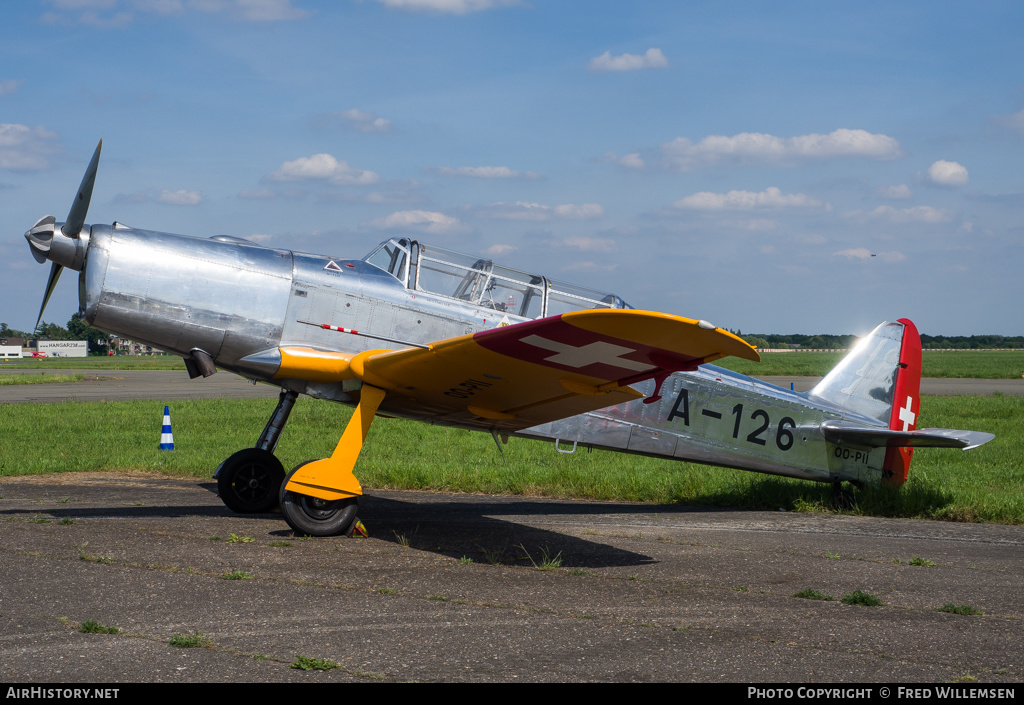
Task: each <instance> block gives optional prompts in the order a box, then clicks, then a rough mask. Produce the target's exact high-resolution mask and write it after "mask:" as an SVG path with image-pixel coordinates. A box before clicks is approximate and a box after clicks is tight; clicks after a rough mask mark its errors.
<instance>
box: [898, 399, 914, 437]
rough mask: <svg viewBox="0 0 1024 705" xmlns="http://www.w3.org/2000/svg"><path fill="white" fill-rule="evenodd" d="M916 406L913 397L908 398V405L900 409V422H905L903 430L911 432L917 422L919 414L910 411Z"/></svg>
mask: <svg viewBox="0 0 1024 705" xmlns="http://www.w3.org/2000/svg"><path fill="white" fill-rule="evenodd" d="M913 405H914V400H913V399H912V398H911V397H907V405H906V406H901V407H900V421H902V422H903V430H904V431H909V430H910V427H911V426H913V425H914V422H915V421H917V414H915V413H914V412H913V411H911V410H910V408H911V407H912V406H913Z"/></svg>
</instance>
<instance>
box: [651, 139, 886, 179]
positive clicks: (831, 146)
mask: <svg viewBox="0 0 1024 705" xmlns="http://www.w3.org/2000/svg"><path fill="white" fill-rule="evenodd" d="M661 152H662V155H663V158H664V160H665V162H666V164H667V165H668V166H671V167H674V168H676V169H680V170H683V171H687V170H690V169H696V168H699V167H703V166H712V165H716V164H722V163H732V162H741V163H742V162H769V163H781V164H793V163H798V162H801V161H808V160H814V159H835V158H840V157H859V158H863V159H895V158H897V157H899V156H900V155H901V154H902V151H901V150H900V145H899V142H897V141H896V140H895V139H893V138H892V137H889V136H887V135H880V134H872V133H870V132H867V131H865V130H848V129H839V130H834V131H833V132H830V133H829V134H827V135H819V134H810V135H798V136H797V137H788V138H782V137H776V136H775V135H768V134H763V133H759V132H743V133H740V134H738V135H733V136H732V137H726V136H724V135H709V136H708V137H705V138H704V139H702V140H701V141H700V142H697V143H696V144H694V143H693V142H691V141H690V140H688V139H686V138H685V137H677V138H676V139H674V140H672V141H671V142H666V143H665V144H663V145H661Z"/></svg>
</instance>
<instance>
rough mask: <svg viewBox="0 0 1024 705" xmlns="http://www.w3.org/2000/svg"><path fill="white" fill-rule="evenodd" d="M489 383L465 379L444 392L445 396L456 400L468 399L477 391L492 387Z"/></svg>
mask: <svg viewBox="0 0 1024 705" xmlns="http://www.w3.org/2000/svg"><path fill="white" fill-rule="evenodd" d="M493 386H494V385H493V384H492V383H491V382H481V381H479V380H476V379H467V380H464V381H462V382H459V383H458V384H456V385H455V386H454V387H452V388H451V389H449V390H448V391H447V392H445V393H444V394H445V396H448V397H455V398H456V399H469V398H470V397H471V396H473V395H474V394H476V393H477V390H480V389H487V388H488V387H493Z"/></svg>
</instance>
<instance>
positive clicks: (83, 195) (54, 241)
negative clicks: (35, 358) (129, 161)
mask: <svg viewBox="0 0 1024 705" xmlns="http://www.w3.org/2000/svg"><path fill="white" fill-rule="evenodd" d="M102 147H103V140H100V143H99V144H98V145H96V151H95V152H93V155H92V161H90V162H89V167H88V168H87V169H86V170H85V176H83V177H82V183H81V185H80V186H79V187H78V195H77V196H75V200H74V202H73V203H72V204H71V210H70V211H69V212H68V219H67V221H65V222H64V223H60V224H58V223H57V219H56V218H55V217H53V216H52V215H47V216H44V217H42V218H40V219H39V220H38V221H37V222H36V224H35V225H33V226H32V228H31V229H30V230H29V231H28V232H26V233H25V239H26V240H28V245H29V249H30V250H31V251H32V257H34V258H35V260H36V262H39V263H40V264H42V263H43V262H45V261H46V260H50V261H51V262H53V266H51V267H50V276H49V278H48V279H47V281H46V291H45V293H44V294H43V305H42V306H40V307H39V318H38V319H36V328H39V323H40V322H41V321H42V320H43V311H45V310H46V303H47V302H48V301H49V300H50V295H51V294H52V293H53V289H54V287H55V286H57V280H58V279H60V273H61V272H62V271H63V270H64V268H65V267H70V268H71V269H74V270H81V268H82V263H83V262H84V261H85V251H86V250H87V249H88V247H89V243H88V236H87V237H86V238H85V239H83V238H82V236H81V235H82V230H83V228H85V216H86V214H87V213H88V212H89V201H91V200H92V188H93V185H94V184H95V183H96V171H97V169H98V168H99V163H100V150H101V149H102ZM58 225H60V227H59V229H58V227H57V226H58Z"/></svg>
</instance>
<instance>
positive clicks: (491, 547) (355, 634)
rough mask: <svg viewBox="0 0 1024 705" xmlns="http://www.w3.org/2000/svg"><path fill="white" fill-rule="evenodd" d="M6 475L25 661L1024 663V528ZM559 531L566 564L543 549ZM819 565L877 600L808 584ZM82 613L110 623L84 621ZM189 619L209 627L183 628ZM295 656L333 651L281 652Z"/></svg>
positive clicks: (97, 668)
mask: <svg viewBox="0 0 1024 705" xmlns="http://www.w3.org/2000/svg"><path fill="white" fill-rule="evenodd" d="M0 495H2V497H3V498H2V500H0V521H2V525H3V527H4V528H3V534H2V536H3V539H2V541H0V585H2V589H0V624H2V627H0V682H6V683H11V684H27V683H32V682H40V681H46V682H53V683H57V682H59V683H76V684H79V683H81V684H84V683H95V682H103V683H115V682H221V681H234V682H251V683H258V682H276V681H288V682H325V681H330V682H336V681H341V682H359V681H363V682H365V681H490V682H498V681H500V682H526V681H546V682H576V681H717V682H723V681H724V682H755V683H759V682H769V681H785V682H790V683H802V684H813V683H818V684H820V683H837V682H880V683H911V682H932V683H937V682H947V683H948V682H959V683H964V682H965V681H970V683H972V684H974V685H979V684H985V683H996V684H1009V685H1012V684H1013V683H1015V682H1019V681H1020V679H1021V674H1022V672H1024V640H1022V639H1021V638H1020V624H1021V620H1022V619H1024V593H1022V591H1021V590H1020V575H1021V574H1022V573H1024V551H1022V547H1024V527H1008V526H995V525H978V524H951V523H942V522H923V521H907V520H893V519H873V518H860V517H850V516H829V515H813V514H796V513H783V512H753V511H731V510H719V509H701V508H692V507H666V506H651V505H641V504H628V503H598V502H580V501H558V500H544V499H531V498H523V497H488V496H472V495H448V494H421V493H402V492H374V493H373V494H372V496H369V497H366V498H364V500H363V506H362V509H361V516H362V518H363V520H364V521H365V522H366V524H367V526H368V528H369V530H370V534H371V537H370V538H368V539H344V538H332V539H312V540H297V539H294V538H293V537H292V536H291V534H290V533H289V531H288V527H287V526H286V525H285V523H284V522H283V521H282V520H281V518H280V516H279V515H270V514H268V515H255V516H240V515H236V514H233V513H231V512H230V511H228V510H227V509H226V508H225V507H224V506H223V505H222V504H221V503H220V501H219V499H218V498H217V497H216V495H215V494H214V487H213V485H212V484H211V483H210V482H208V481H197V480H183V479H168V478H163V477H157V476H151V475H137V476H131V475H123V476H118V475H115V474H92V475H77V474H68V475H61V476H44V477H29V478H2V479H0ZM545 555H546V556H548V557H556V556H557V558H558V562H559V563H560V564H559V565H558V566H557V567H555V566H551V569H549V570H542V569H540V568H541V567H543V565H544V563H543V562H544V557H545ZM915 558H919V559H923V560H918V561H917V563H919V564H920V563H924V565H912V564H911V562H912V561H913V560H914V559H915ZM238 571H240V572H238ZM232 573H235V575H236V577H243V578H244V579H235V580H232V579H226V576H228V575H230V574H232ZM806 589H813V590H817V591H820V592H822V593H826V594H828V595H831V596H834V597H836V598H838V597H841V596H843V595H845V594H847V593H850V592H853V591H855V590H860V591H863V592H865V593H870V594H873V595H876V596H877V597H878V598H880V599H881V600H882V602H883V604H882V605H880V606H873V607H870V606H851V605H845V604H841V603H840V602H838V601H820V600H810V599H802V598H797V597H794V594H795V593H797V592H799V591H802V590H806ZM946 604H953V605H968V606H970V607H972V608H974V609H976V610H979V611H983V612H984V614H983V615H980V616H963V615H957V614H949V613H946V612H940V611H938V610H937V609H936V608H938V607H941V606H943V605H946ZM86 620H95V621H97V622H99V623H101V624H103V625H105V626H114V627H117V628H119V629H120V632H119V633H117V634H84V633H79V632H78V631H77V630H76V626H77V625H78V624H79V623H81V622H85V621H86ZM196 633H201V634H202V635H205V638H206V639H208V640H209V642H210V643H209V645H208V647H207V648H176V647H174V646H171V645H170V644H169V640H170V639H171V637H172V636H174V635H189V636H191V635H195V634H196ZM298 656H304V657H307V658H317V659H327V660H329V661H332V662H334V663H336V664H338V665H339V666H340V668H338V669H336V670H330V671H324V672H304V671H299V670H295V669H290V668H289V665H290V664H292V663H293V662H294V661H295V660H296V658H297V657H298ZM975 679H976V680H975Z"/></svg>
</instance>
